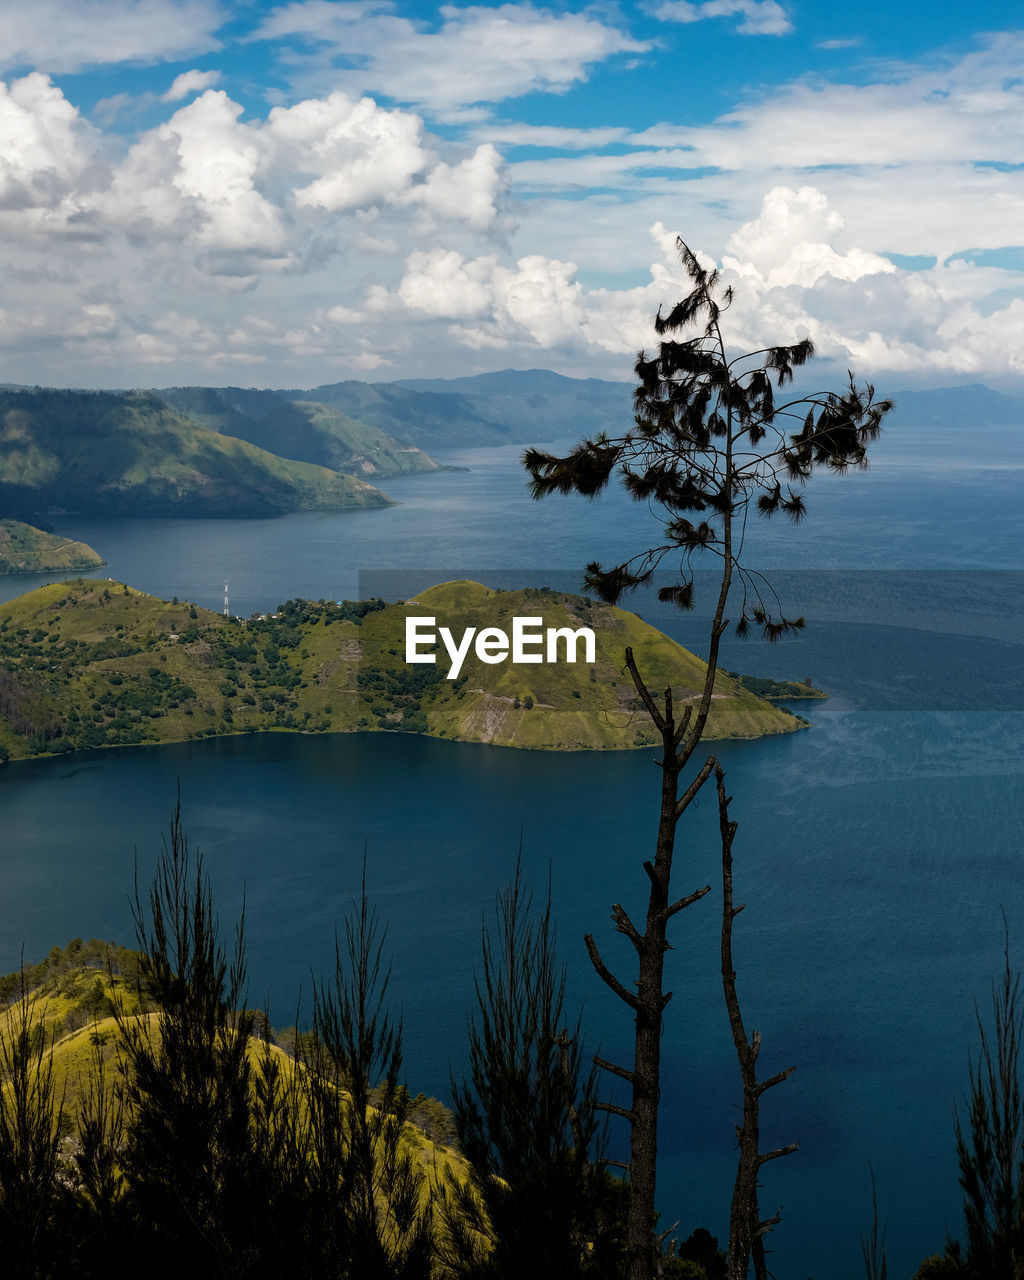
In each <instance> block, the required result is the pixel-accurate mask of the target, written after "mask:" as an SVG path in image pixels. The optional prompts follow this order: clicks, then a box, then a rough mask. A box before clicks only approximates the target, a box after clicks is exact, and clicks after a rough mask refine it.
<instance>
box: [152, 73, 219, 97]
mask: <svg viewBox="0 0 1024 1280" xmlns="http://www.w3.org/2000/svg"><path fill="white" fill-rule="evenodd" d="M219 79H220V72H219V71H183V72H182V73H181V75H180V76H175V77H174V81H173V82H172V84H171V87H170V88H169V89H168V90H167V92H166V93H165V94H164V95H163V98H162V99H161V101H163V102H180V101H181V99H182V98H187V97H188V96H189V94H191V93H202V91H203V90H204V89H209V88H211V87H212V86H213V85H215V84H216V83H217V81H218V80H219Z"/></svg>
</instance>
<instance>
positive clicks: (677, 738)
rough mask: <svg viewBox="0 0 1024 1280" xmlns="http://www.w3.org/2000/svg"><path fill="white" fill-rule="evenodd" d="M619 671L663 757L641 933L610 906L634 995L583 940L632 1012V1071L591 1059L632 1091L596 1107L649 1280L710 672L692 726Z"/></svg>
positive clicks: (635, 1271)
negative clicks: (675, 962) (632, 968)
mask: <svg viewBox="0 0 1024 1280" xmlns="http://www.w3.org/2000/svg"><path fill="white" fill-rule="evenodd" d="M626 665H627V667H628V668H629V672H630V675H631V676H632V677H633V683H634V685H635V686H636V689H637V692H638V693H639V695H640V698H641V700H642V701H643V703H644V705H645V706H646V708H647V710H648V712H649V713H650V715H651V718H652V720H653V721H654V724H655V726H656V727H657V729H658V731H659V732H660V734H661V740H662V748H663V753H662V759H661V760H660V761H659V767H660V769H661V773H662V778H661V814H660V817H659V821H658V839H657V845H656V847H655V855H654V861H653V862H650V861H648V862H645V863H644V871H645V872H646V873H647V877H648V880H649V881H650V893H649V896H648V902H647V918H646V921H645V927H644V932H643V933H640V931H639V930H638V929H637V927H636V926H635V925H634V923H633V921H632V920H631V919H630V918H629V915H628V914H627V912H626V910H625V909H624V908H623V907H622V905H621V904H620V903H615V904H614V905H613V907H612V919H613V920H614V922H615V927H616V929H617V930H618V931H619V932H620V933H622V934H625V936H626V937H627V938H629V940H630V942H632V944H633V946H634V948H635V950H636V953H637V960H638V971H637V981H636V990H635V991H630V990H629V989H628V988H627V987H626V986H624V985H623V983H621V982H620V981H619V980H618V979H617V978H616V977H615V976H614V975H613V974H612V973H611V972H609V970H608V968H607V966H606V965H605V963H604V961H603V960H602V959H601V955H600V952H599V951H598V949H597V944H596V943H595V942H594V938H593V936H592V935H591V934H588V935H587V937H586V938H585V942H586V946H587V951H588V953H589V955H590V959H591V962H592V963H593V965H594V968H595V969H596V970H597V972H598V974H599V975H600V977H601V978H602V979H603V980H604V981H605V982H606V983H607V984H608V986H609V987H611V989H612V990H613V991H614V992H615V994H616V995H617V996H618V997H619V998H620V999H621V1000H622V1001H624V1002H625V1003H626V1004H627V1005H629V1007H630V1008H631V1009H632V1010H633V1011H634V1013H635V1014H636V1042H635V1049H634V1055H633V1069H632V1070H626V1069H625V1068H623V1067H619V1066H616V1065H614V1064H613V1063H610V1062H605V1061H604V1060H603V1059H596V1061H597V1063H598V1065H599V1066H601V1067H603V1068H604V1069H605V1070H608V1071H611V1072H613V1073H614V1074H615V1075H617V1076H619V1077H620V1078H621V1079H624V1080H628V1081H629V1082H630V1084H631V1085H632V1102H631V1106H630V1107H629V1108H628V1109H626V1108H624V1107H617V1106H615V1105H613V1104H611V1103H604V1104H599V1105H601V1106H602V1107H603V1109H604V1110H606V1111H609V1112H611V1113H612V1114H614V1115H619V1116H622V1117H624V1118H625V1119H626V1120H628V1121H629V1125H630V1158H629V1164H628V1166H627V1167H628V1169H629V1184H630V1198H629V1217H628V1222H627V1228H626V1248H627V1258H628V1265H629V1270H628V1275H629V1280H650V1277H651V1276H652V1274H653V1269H654V1244H655V1242H654V1227H655V1223H656V1221H657V1213H656V1209H655V1189H656V1186H655V1183H656V1170H657V1158H658V1103H659V1099H660V1094H661V1020H662V1013H663V1012H664V1009H665V1006H666V1005H667V1004H668V1002H669V1001H670V1000H671V999H672V992H671V991H668V992H665V991H663V983H664V964H665V952H666V950H667V949H668V942H667V940H666V934H667V931H668V922H669V921H670V920H671V919H672V917H673V916H675V915H677V914H678V913H679V912H680V911H682V910H684V909H685V908H686V907H688V906H690V905H691V904H692V903H694V902H696V901H698V899H700V898H703V897H704V895H705V894H706V893H709V892H710V889H711V886H710V885H705V886H704V887H703V888H700V889H696V890H694V892H693V893H691V894H688V895H687V896H686V897H684V898H680V899H678V900H677V901H675V902H672V901H671V894H670V887H671V876H672V857H673V853H674V851H675V838H676V827H677V826H678V824H679V819H680V818H681V817H682V815H683V814H684V813H685V812H686V810H687V809H688V808H689V806H690V804H691V803H692V802H693V800H694V798H695V796H696V795H697V793H698V792H699V791H700V789H701V787H702V786H703V785H704V783H705V782H707V780H708V778H709V777H710V776H711V772H712V770H713V769H714V767H715V761H714V759H713V758H711V759H709V760H707V761H706V763H705V764H704V766H703V767H702V768H701V770H700V772H699V773H698V774H697V776H696V777H695V778H694V780H693V781H692V782H691V783H690V785H689V786H688V787H687V788H686V790H685V791H684V792H683V794H682V795H680V794H679V778H680V774H681V773H682V770H683V768H684V767H685V765H686V763H687V761H688V760H689V758H690V755H691V754H692V752H693V750H694V748H695V747H696V745H697V742H698V741H699V734H700V732H701V731H702V730H703V724H704V720H705V719H706V717H707V710H706V704H709V703H710V698H711V688H712V685H713V680H714V668H713V667H711V668H710V669H709V677H708V683H707V686H706V689H705V696H704V697H703V698H702V699H701V704H700V707H699V708H698V718H697V724H696V725H694V726H693V727H692V728H691V727H690V720H691V716H692V708H690V707H688V708H687V709H686V711H685V712H684V714H683V715H682V717H681V718H680V719H679V720H677V719H676V717H675V714H674V711H673V705H672V690H671V688H669V689H666V690H665V695H664V700H663V704H662V706H660V707H659V705H658V704H657V703H656V702H655V700H654V698H653V697H652V695H651V693H650V691H649V689H648V688H647V686H646V685H645V684H644V681H643V679H642V677H641V675H640V673H639V671H638V670H637V667H636V663H635V661H634V659H633V653H632V650H630V649H627V650H626ZM688 729H689V734H688V733H687V731H688Z"/></svg>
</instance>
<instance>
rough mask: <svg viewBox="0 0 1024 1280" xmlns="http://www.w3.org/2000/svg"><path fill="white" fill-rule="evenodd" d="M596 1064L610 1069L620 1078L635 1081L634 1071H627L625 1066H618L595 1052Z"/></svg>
mask: <svg viewBox="0 0 1024 1280" xmlns="http://www.w3.org/2000/svg"><path fill="white" fill-rule="evenodd" d="M594 1066H595V1067H600V1068H601V1070H602V1071H610V1072H611V1073H612V1075H613V1076H618V1077H619V1079H620V1080H629V1081H633V1080H634V1079H635V1078H636V1077H635V1076H634V1074H633V1072H632V1071H627V1070H626V1068H625V1067H620V1066H617V1065H616V1064H615V1063H614V1062H608V1061H606V1060H605V1059H604V1058H599V1057H598V1056H597V1054H596V1053H595V1054H594Z"/></svg>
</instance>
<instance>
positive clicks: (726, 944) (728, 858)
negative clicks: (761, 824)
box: [715, 763, 800, 1280]
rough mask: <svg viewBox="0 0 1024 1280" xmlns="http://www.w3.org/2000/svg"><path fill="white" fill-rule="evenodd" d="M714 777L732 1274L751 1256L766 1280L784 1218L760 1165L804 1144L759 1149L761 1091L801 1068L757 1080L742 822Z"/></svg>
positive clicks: (732, 1278) (739, 1278) (735, 1279)
mask: <svg viewBox="0 0 1024 1280" xmlns="http://www.w3.org/2000/svg"><path fill="white" fill-rule="evenodd" d="M715 783H716V785H717V788H718V821H719V827H720V830H721V833H722V987H723V990H724V992H725V1007H726V1009H727V1011H728V1013H729V1026H730V1027H731V1028H732V1039H733V1044H734V1045H735V1047H736V1058H737V1060H738V1061H739V1064H740V1079H741V1080H742V1082H743V1123H742V1124H741V1125H737V1126H736V1140H737V1142H738V1144H739V1149H740V1154H739V1161H738V1165H737V1169H736V1182H735V1184H734V1186H733V1193H732V1206H731V1208H730V1210H729V1280H746V1275H747V1271H748V1268H749V1265H750V1259H751V1256H753V1260H754V1274H755V1276H756V1277H757V1280H767V1275H768V1269H767V1266H766V1264H765V1258H764V1235H765V1232H766V1231H770V1230H771V1228H772V1227H773V1226H774V1225H775V1224H776V1223H777V1222H778V1221H779V1218H780V1216H781V1215H780V1214H779V1213H776V1214H775V1215H774V1216H773V1217H771V1218H767V1219H764V1220H762V1219H761V1213H760V1210H759V1208H758V1204H757V1178H758V1174H759V1173H760V1171H761V1166H762V1165H763V1164H765V1163H767V1161H769V1160H775V1159H776V1158H777V1157H778V1156H788V1155H789V1154H790V1153H791V1152H793V1151H796V1150H797V1148H798V1147H799V1145H800V1144H799V1143H798V1142H791V1143H790V1144H789V1146H786V1147H777V1148H776V1149H775V1150H774V1151H766V1152H763V1153H762V1152H761V1149H760V1128H759V1125H760V1106H761V1094H762V1093H764V1092H765V1090H767V1089H770V1088H772V1086H773V1085H777V1084H781V1082H782V1081H783V1080H785V1079H786V1078H787V1077H788V1076H791V1075H792V1074H793V1072H794V1071H795V1070H796V1068H795V1067H787V1068H786V1069H785V1071H780V1072H778V1074H777V1075H774V1076H769V1078H768V1079H767V1080H761V1081H758V1078H757V1055H758V1054H759V1053H760V1052H761V1035H760V1032H758V1031H755V1032H754V1034H753V1035H752V1036H751V1038H750V1040H749V1041H748V1040H747V1033H746V1031H745V1030H744V1027H743V1015H742V1013H741V1012H740V1000H739V995H738V993H737V991H736V971H735V970H734V969H733V961H732V922H733V920H734V919H735V918H736V917H737V916H738V915H739V913H740V912H741V911H742V910H743V905H742V904H741V905H740V906H738V907H734V906H733V896H732V842H733V838H734V837H735V835H736V828H737V824H736V823H735V822H733V821H732V820H731V819H730V817H729V800H730V797H729V796H727V795H726V794H725V774H724V773H723V772H722V767H721V765H719V764H717V763H716V764H715Z"/></svg>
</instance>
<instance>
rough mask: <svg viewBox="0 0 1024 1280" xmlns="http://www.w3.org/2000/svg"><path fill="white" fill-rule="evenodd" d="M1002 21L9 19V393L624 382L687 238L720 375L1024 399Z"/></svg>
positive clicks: (892, 14)
mask: <svg viewBox="0 0 1024 1280" xmlns="http://www.w3.org/2000/svg"><path fill="white" fill-rule="evenodd" d="M1009 12H1010V7H1009V6H1007V5H1006V4H1005V3H1000V4H995V3H991V2H989V0H981V2H980V3H974V4H972V5H970V6H936V5H934V4H929V5H925V4H924V3H918V2H915V3H902V2H901V3H900V4H891V3H889V4H880V3H860V4H847V5H843V6H837V5H834V4H821V3H815V4H812V3H807V0H692V2H687V0H649V2H648V3H643V4H634V3H618V4H616V3H598V4H594V5H589V6H588V5H581V4H575V3H554V4H549V5H542V4H536V5H529V4H518V3H510V4H487V5H454V4H453V5H443V6H437V5H428V4H422V3H417V4H408V3H398V4H392V3H386V2H384V3H382V2H377V0H295V2H294V3H288V4H283V5H276V4H265V3H256V2H246V0H238V2H236V3H227V2H225V0H76V2H74V3H73V2H71V0H31V2H29V0H5V4H4V11H3V18H2V28H3V29H2V31H0V35H2V39H0V51H2V54H0V61H2V63H3V65H2V67H0V77H2V83H0V226H2V230H3V239H2V241H0V245H2V247H0V381H14V382H29V383H32V382H39V383H45V384H49V385H85V386H140V385H141V386H163V385H170V384H179V383H190V382H205V383H216V384H226V383H236V384H242V385H246V386H292V387H294V386H310V385H314V384H316V383H319V382H326V381H337V380H340V379H343V378H351V377H355V378H365V379H370V380H388V379H391V378H399V377H403V376H423V375H440V376H455V375H460V374H465V373H473V372H480V371H483V370H487V369H496V368H506V367H513V368H534V367H547V368H553V369H556V370H559V371H561V372H563V373H567V374H572V375H578V376H597V377H607V378H623V379H628V378H629V376H630V370H631V365H632V359H633V356H634V354H635V352H636V351H637V349H638V348H639V347H640V346H642V345H644V344H645V343H648V344H649V343H650V341H651V330H650V318H651V316H652V315H653V314H654V312H655V311H656V310H657V308H658V306H659V305H660V304H662V303H672V302H673V301H675V300H676V298H677V297H678V295H679V292H680V290H681V288H682V281H681V278H680V270H679V266H678V261H677V259H676V256H675V252H674V247H673V246H674V241H675V237H676V236H677V235H682V236H683V237H684V238H685V239H686V240H687V242H688V243H689V244H691V246H692V247H694V248H695V249H698V250H699V251H700V252H701V253H703V254H704V255H706V256H707V258H708V259H709V260H710V259H714V260H715V261H716V262H717V263H718V264H719V265H720V266H721V268H722V271H723V274H724V275H725V277H726V278H727V279H728V280H729V281H730V282H731V283H733V284H734V285H735V288H736V294H737V303H736V305H735V307H734V309H733V312H732V314H731V321H732V323H733V326H734V336H735V339H736V341H737V343H742V344H744V345H754V346H759V345H762V344H763V343H764V342H767V341H795V340H797V339H799V338H801V337H803V336H804V335H806V334H810V335H811V336H812V337H813V338H814V340H815V342H816V344H817V347H818V350H819V353H820V354H821V356H822V358H823V360H824V362H825V363H826V364H827V365H828V366H830V367H834V368H842V369H845V368H846V367H847V366H850V367H853V368H854V369H855V370H856V371H857V372H858V374H863V375H865V376H869V377H873V378H875V379H876V380H877V381H878V382H880V383H882V384H884V385H885V386H886V387H889V386H893V385H895V386H935V385H943V384H949V383H957V382H960V383H962V382H970V381H976V380H984V381H987V382H989V383H990V384H993V385H997V386H1004V387H1007V388H1010V389H1017V388H1018V387H1019V386H1020V384H1021V379H1022V375H1024V247H1022V246H1024V110H1022V107H1024V31H1018V30H1013V29H1009V27H1008V25H1007V17H1008V15H1009Z"/></svg>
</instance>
